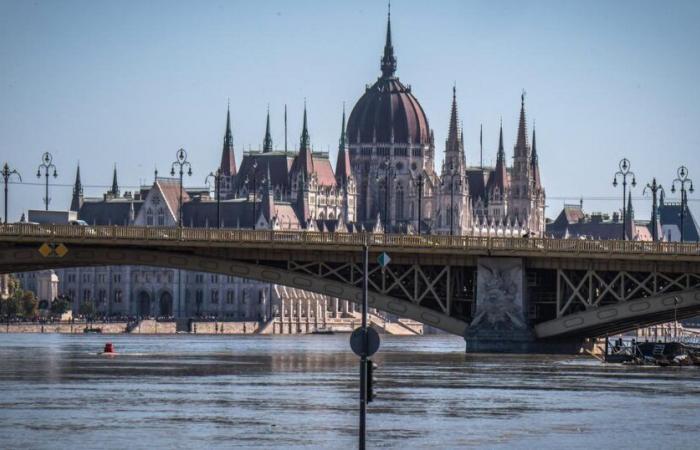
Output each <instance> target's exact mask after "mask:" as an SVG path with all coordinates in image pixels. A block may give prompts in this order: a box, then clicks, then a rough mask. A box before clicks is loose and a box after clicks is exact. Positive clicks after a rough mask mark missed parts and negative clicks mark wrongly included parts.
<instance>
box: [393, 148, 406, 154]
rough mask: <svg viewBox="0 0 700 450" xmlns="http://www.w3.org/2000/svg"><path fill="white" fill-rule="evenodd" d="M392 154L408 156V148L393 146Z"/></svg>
mask: <svg viewBox="0 0 700 450" xmlns="http://www.w3.org/2000/svg"><path fill="white" fill-rule="evenodd" d="M394 156H408V149H407V148H406V147H399V148H395V149H394Z"/></svg>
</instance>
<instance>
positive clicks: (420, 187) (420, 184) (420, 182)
mask: <svg viewBox="0 0 700 450" xmlns="http://www.w3.org/2000/svg"><path fill="white" fill-rule="evenodd" d="M422 199H423V175H420V174H419V175H418V235H419V236H420V235H421V230H420V226H421V224H420V223H421V221H422V219H423V214H422V213H421V212H422V211H421V206H422V205H421V203H423V201H422Z"/></svg>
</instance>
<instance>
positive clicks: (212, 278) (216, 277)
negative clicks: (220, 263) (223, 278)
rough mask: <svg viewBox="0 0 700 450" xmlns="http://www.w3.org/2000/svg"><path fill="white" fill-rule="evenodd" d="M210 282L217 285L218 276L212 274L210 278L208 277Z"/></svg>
mask: <svg viewBox="0 0 700 450" xmlns="http://www.w3.org/2000/svg"><path fill="white" fill-rule="evenodd" d="M210 280H211V282H212V283H218V281H219V276H218V275H216V274H212V275H211V277H210Z"/></svg>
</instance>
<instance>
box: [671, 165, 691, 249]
mask: <svg viewBox="0 0 700 450" xmlns="http://www.w3.org/2000/svg"><path fill="white" fill-rule="evenodd" d="M677 173H678V177H677V178H676V179H675V180H673V184H671V192H673V193H675V192H676V183H678V184H679V185H680V186H681V242H683V240H684V239H685V232H684V229H685V226H684V219H685V208H686V207H687V206H688V194H687V192H690V193H691V194H692V193H693V191H694V189H693V180H691V179H690V178H688V168H687V167H685V166H680V167H679V168H678V172H677ZM686 184H688V185H690V189H686V188H685V185H686Z"/></svg>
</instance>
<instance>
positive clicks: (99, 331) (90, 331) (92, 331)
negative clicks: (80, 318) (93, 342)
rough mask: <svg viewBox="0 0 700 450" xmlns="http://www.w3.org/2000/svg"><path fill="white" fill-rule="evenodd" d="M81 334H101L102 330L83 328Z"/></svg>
mask: <svg viewBox="0 0 700 450" xmlns="http://www.w3.org/2000/svg"><path fill="white" fill-rule="evenodd" d="M83 333H102V328H88V327H85V328H83Z"/></svg>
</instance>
